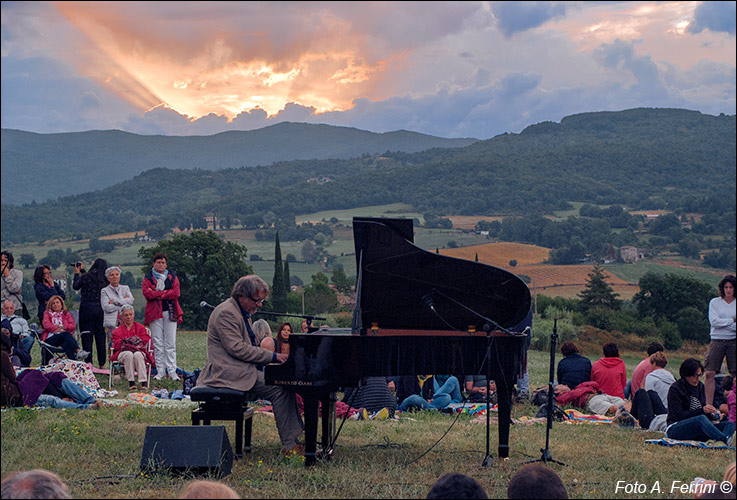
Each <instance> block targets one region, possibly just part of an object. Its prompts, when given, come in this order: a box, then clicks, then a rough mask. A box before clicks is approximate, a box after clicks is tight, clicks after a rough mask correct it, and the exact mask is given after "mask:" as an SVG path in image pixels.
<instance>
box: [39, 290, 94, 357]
mask: <svg viewBox="0 0 737 500" xmlns="http://www.w3.org/2000/svg"><path fill="white" fill-rule="evenodd" d="M42 324H43V328H44V329H43V332H42V333H41V340H42V341H44V342H46V343H47V344H49V345H52V346H54V347H61V348H62V349H64V354H66V355H67V358H69V359H76V360H77V361H83V360H84V359H85V358H86V357H87V356H89V355H90V353H89V352H87V351H84V350H82V349H80V348H79V344H77V341H76V340H75V339H74V337H73V336H72V334H71V333H70V332H73V331H74V328H75V327H76V326H77V325H76V324H75V323H74V318H72V315H71V314H69V311H67V306H66V304H64V300H63V299H62V297H61V296H59V295H54V296H52V297H51V298H50V299H49V302H48V304H47V307H46V309H45V310H44V313H43V322H42Z"/></svg>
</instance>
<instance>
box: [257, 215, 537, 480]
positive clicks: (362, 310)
mask: <svg viewBox="0 0 737 500" xmlns="http://www.w3.org/2000/svg"><path fill="white" fill-rule="evenodd" d="M353 225H354V236H355V244H356V259H357V264H358V270H359V271H358V283H357V289H358V297H357V305H356V310H355V312H354V318H353V326H352V328H350V329H331V328H322V329H316V331H313V332H310V333H302V334H300V333H294V334H292V335H290V338H289V344H290V351H289V352H290V356H289V359H288V360H287V361H286V362H285V363H283V364H281V365H268V366H266V368H265V379H266V383H267V384H277V385H281V386H284V387H290V388H293V389H294V390H296V391H297V392H298V393H299V394H300V395H302V397H303V399H304V405H305V408H304V410H305V416H304V418H305V463H306V464H307V465H310V464H312V463H314V461H315V457H316V449H317V426H318V406H319V403H322V405H323V417H322V441H323V442H322V445H323V449H327V448H328V447H329V446H330V445H331V443H330V442H329V441H330V439H331V438H332V435H333V431H334V418H335V417H334V415H335V412H334V403H335V401H334V395H333V393H334V392H335V391H336V390H337V389H338V388H344V387H356V386H358V384H359V382H360V380H361V378H363V377H367V376H397V375H418V374H466V375H471V374H487V373H489V372H490V373H491V377H492V378H493V379H494V380H495V381H496V384H497V391H498V396H499V408H498V411H499V456H500V457H502V458H505V457H507V456H508V454H509V446H508V444H509V423H510V410H511V391H512V387H513V385H514V383H515V381H516V379H517V378H518V377H520V376H521V375H522V374H523V373H521V372H523V371H524V366H525V363H526V352H527V350H526V348H527V335H526V334H524V333H521V332H520V331H518V330H523V328H518V327H519V325H520V324H521V323H522V322H524V321H525V318H527V317H528V313H529V310H530V293H529V289H528V288H527V286H526V285H525V284H524V282H522V280H520V279H519V278H518V277H517V276H515V275H514V274H512V273H509V272H507V271H505V270H503V269H499V268H496V267H492V266H488V265H485V264H479V263H475V262H470V261H465V260H460V259H454V258H451V257H446V256H442V255H438V254H435V253H431V252H427V251H425V250H422V249H420V248H418V247H417V246H415V245H414V244H413V242H412V241H413V233H412V221H411V220H405V219H374V218H355V219H354V222H353ZM487 348H488V349H489V351H490V354H491V356H490V358H491V359H490V363H489V362H488V360H487Z"/></svg>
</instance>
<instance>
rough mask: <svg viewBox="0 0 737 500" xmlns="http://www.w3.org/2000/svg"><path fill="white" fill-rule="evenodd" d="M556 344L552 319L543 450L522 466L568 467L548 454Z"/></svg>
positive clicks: (553, 394) (556, 337)
mask: <svg viewBox="0 0 737 500" xmlns="http://www.w3.org/2000/svg"><path fill="white" fill-rule="evenodd" d="M557 342H558V319H557V318H555V319H553V333H552V335H550V377H549V379H548V402H547V403H546V404H547V406H548V423H547V428H546V429H545V448H544V449H541V450H540V451H541V452H542V456H541V457H540V458H538V459H537V460H529V461H527V462H523V463H524V464H532V463H537V462H542V463H544V464H546V465H547V463H548V462H553V463H556V464H558V465H568V464H565V463H563V462H560V461H558V460H553V456H552V455H551V454H550V429H552V428H553V407H554V405H555V403H554V401H555V391H554V389H553V380H554V378H553V375H554V372H555V344H556V343H557Z"/></svg>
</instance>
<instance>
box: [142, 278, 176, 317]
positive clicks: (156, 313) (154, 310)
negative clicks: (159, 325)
mask: <svg viewBox="0 0 737 500" xmlns="http://www.w3.org/2000/svg"><path fill="white" fill-rule="evenodd" d="M179 295H180V294H179V279H178V278H177V276H176V274H175V273H174V271H169V275H168V276H167V277H166V288H165V289H164V290H157V289H156V278H154V276H153V273H151V272H149V273H148V274H146V276H145V277H144V278H143V297H144V298H145V299H146V313H145V314H144V317H143V323H144V324H145V325H149V324H151V322H152V321H154V320H157V319H161V318H163V317H164V313H163V308H162V307H161V301H162V300H171V301H173V303H174V309H175V310H176V314H177V324H179V323H181V322H182V314H183V312H182V308H181V307H180V306H179Z"/></svg>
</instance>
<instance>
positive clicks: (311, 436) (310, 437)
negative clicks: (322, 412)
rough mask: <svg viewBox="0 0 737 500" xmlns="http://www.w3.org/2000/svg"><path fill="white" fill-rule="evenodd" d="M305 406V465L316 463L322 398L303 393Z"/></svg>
mask: <svg viewBox="0 0 737 500" xmlns="http://www.w3.org/2000/svg"><path fill="white" fill-rule="evenodd" d="M302 399H303V400H304V408H305V414H304V418H305V466H309V465H314V464H315V461H316V459H317V421H318V416H317V415H318V407H319V403H320V399H319V398H316V397H314V396H312V395H310V396H307V395H303V396H302Z"/></svg>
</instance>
